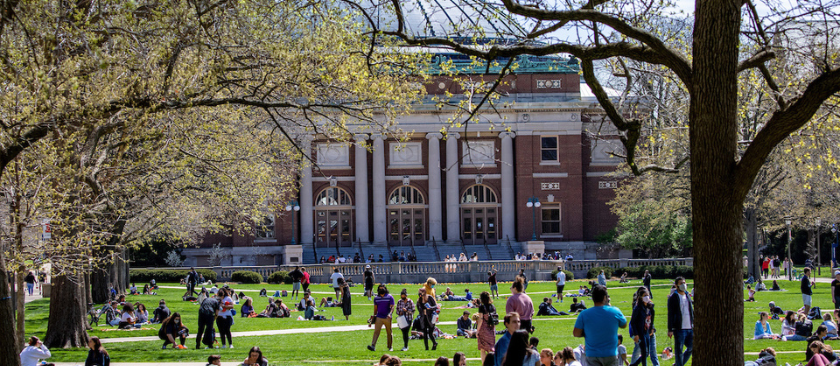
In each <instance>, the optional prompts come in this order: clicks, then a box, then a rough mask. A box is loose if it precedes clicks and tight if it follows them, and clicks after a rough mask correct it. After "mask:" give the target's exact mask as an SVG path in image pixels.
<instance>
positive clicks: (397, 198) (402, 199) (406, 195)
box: [388, 186, 424, 205]
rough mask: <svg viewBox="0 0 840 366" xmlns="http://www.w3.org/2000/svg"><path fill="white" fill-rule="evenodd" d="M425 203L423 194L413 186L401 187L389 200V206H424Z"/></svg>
mask: <svg viewBox="0 0 840 366" xmlns="http://www.w3.org/2000/svg"><path fill="white" fill-rule="evenodd" d="M423 203H424V201H423V194H422V193H420V191H419V190H417V188H414V187H412V186H402V187H399V188H397V189H395V190H394V192H393V193H391V197H389V198H388V204H389V205H422V204H423Z"/></svg>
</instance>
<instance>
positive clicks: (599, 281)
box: [598, 269, 607, 287]
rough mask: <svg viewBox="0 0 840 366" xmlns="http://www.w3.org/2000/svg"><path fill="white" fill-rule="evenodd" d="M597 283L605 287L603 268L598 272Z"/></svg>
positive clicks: (605, 279)
mask: <svg viewBox="0 0 840 366" xmlns="http://www.w3.org/2000/svg"><path fill="white" fill-rule="evenodd" d="M598 284H599V285H601V286H604V287H607V276H606V275H605V274H604V270H603V269H602V270H601V273H599V274H598Z"/></svg>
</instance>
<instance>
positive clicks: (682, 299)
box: [668, 277, 694, 366]
mask: <svg viewBox="0 0 840 366" xmlns="http://www.w3.org/2000/svg"><path fill="white" fill-rule="evenodd" d="M674 284H676V285H677V292H674V294H673V295H671V297H669V298H668V338H671V337H672V336H676V337H675V338H674V356H675V357H674V365H675V366H683V365H685V364H686V363H687V362H688V359H689V358H691V351H692V350H693V349H694V304H692V302H691V296H689V294H688V291H687V289H688V288H687V287H686V285H685V278H682V277H677V279H676V280H674ZM683 346H685V353H683V350H682V348H683Z"/></svg>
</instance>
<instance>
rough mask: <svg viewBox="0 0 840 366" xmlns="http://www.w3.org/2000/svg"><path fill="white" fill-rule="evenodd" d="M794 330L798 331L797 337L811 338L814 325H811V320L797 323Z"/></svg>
mask: <svg viewBox="0 0 840 366" xmlns="http://www.w3.org/2000/svg"><path fill="white" fill-rule="evenodd" d="M794 328H795V329H796V331H795V333H796V334H797V335H801V336H803V337H810V336H811V333H812V332H813V331H814V323H811V321H810V320H807V319H806V320H805V321H802V322H796V324H794Z"/></svg>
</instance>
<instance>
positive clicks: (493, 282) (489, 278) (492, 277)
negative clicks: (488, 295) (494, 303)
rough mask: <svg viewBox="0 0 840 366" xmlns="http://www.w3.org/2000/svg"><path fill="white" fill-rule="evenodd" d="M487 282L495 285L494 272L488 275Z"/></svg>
mask: <svg viewBox="0 0 840 366" xmlns="http://www.w3.org/2000/svg"><path fill="white" fill-rule="evenodd" d="M487 282H490V284H491V285H495V284H496V274H495V273H493V274H491V275H490V277H488V278H487Z"/></svg>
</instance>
